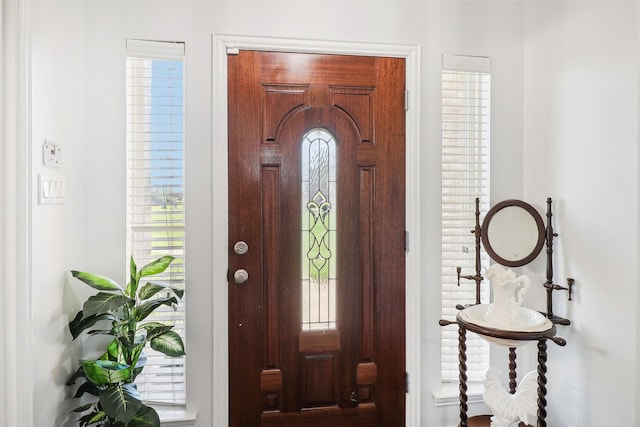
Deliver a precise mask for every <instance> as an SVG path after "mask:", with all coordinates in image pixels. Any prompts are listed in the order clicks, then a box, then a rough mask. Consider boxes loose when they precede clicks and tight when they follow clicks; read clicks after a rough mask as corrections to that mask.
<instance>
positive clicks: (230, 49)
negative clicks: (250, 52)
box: [227, 46, 240, 55]
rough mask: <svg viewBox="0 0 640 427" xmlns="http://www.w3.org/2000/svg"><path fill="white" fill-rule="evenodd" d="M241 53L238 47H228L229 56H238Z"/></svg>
mask: <svg viewBox="0 0 640 427" xmlns="http://www.w3.org/2000/svg"><path fill="white" fill-rule="evenodd" d="M239 53H240V49H238V48H237V47H232V46H227V55H237V54H239Z"/></svg>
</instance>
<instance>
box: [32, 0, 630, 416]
mask: <svg viewBox="0 0 640 427" xmlns="http://www.w3.org/2000/svg"><path fill="white" fill-rule="evenodd" d="M607 4H608V5H611V6H603V5H600V4H598V3H590V4H588V5H587V4H582V3H576V4H572V5H569V4H568V3H567V4H564V3H563V4H561V5H555V4H553V3H541V4H538V3H526V4H524V3H521V2H515V1H513V2H483V1H475V2H450V1H447V2H445V1H443V2H435V1H429V2H390V1H389V2H387V1H384V2H380V1H371V2H355V1H354V2H351V1H345V2H323V1H304V2H266V1H263V2H233V1H228V2H224V1H211V2H187V1H142V2H131V1H126V2H125V1H122V2H113V1H108V2H107V1H88V2H75V1H68V2H50V1H42V2H35V3H34V23H35V24H36V25H34V26H33V46H34V49H33V64H34V66H33V88H34V90H33V97H32V99H33V106H34V110H33V144H32V148H33V168H34V170H33V175H34V177H35V176H36V175H37V173H40V171H42V170H46V169H43V167H42V166H41V165H40V164H39V163H38V161H39V160H38V159H39V151H38V150H39V147H40V144H41V142H42V141H41V140H42V139H44V138H52V139H54V140H57V141H58V142H60V143H62V144H63V145H64V149H65V164H64V166H63V167H62V169H61V170H60V173H63V174H65V175H66V177H67V183H68V185H69V195H68V201H67V203H66V204H65V205H63V206H56V207H52V206H37V205H36V204H35V203H34V204H33V225H32V229H33V238H32V245H33V260H34V262H33V269H32V272H33V276H34V280H33V283H32V288H33V291H34V297H33V303H34V305H33V309H34V316H33V320H34V334H33V338H34V339H36V340H37V341H38V344H37V345H38V347H37V348H38V352H39V353H40V351H41V349H43V350H45V351H47V352H49V354H50V356H49V357H48V360H47V362H46V363H45V364H44V366H42V367H41V368H39V369H38V370H37V371H34V374H33V375H34V395H35V397H36V398H38V399H39V398H41V397H43V396H46V400H47V403H45V404H40V400H38V408H37V409H36V410H35V411H34V412H37V414H35V415H34V416H35V418H36V419H35V422H34V425H35V426H37V427H41V426H47V425H58V424H57V423H58V422H59V421H60V420H61V419H62V418H63V417H64V415H65V414H66V409H67V408H66V407H65V406H61V407H57V404H58V403H59V402H60V401H61V400H62V397H64V395H65V393H67V392H68V391H66V390H64V387H63V386H62V384H61V383H62V382H63V379H64V378H62V377H63V376H64V375H63V374H66V371H67V370H69V369H70V368H71V366H70V365H72V362H70V361H68V360H67V359H66V357H67V355H68V353H69V352H68V351H66V350H65V346H66V345H67V344H68V340H69V339H70V337H69V336H68V333H67V332H66V321H68V317H69V316H71V315H72V314H73V312H74V311H75V310H76V309H77V305H76V304H78V301H77V297H75V295H74V294H73V293H70V292H69V290H68V287H65V285H64V274H63V273H64V271H66V270H68V269H71V268H82V269H86V270H89V271H96V272H100V273H103V274H107V275H110V276H113V277H115V278H122V276H124V268H123V265H124V262H125V260H126V254H125V242H124V238H125V233H124V232H125V230H124V221H125V217H124V203H125V200H124V167H125V165H124V158H125V147H124V140H125V129H124V116H125V113H124V111H125V110H124V108H125V103H124V40H125V39H126V38H146V39H158V40H183V41H185V42H186V46H187V54H186V55H187V57H186V76H187V80H186V81H187V106H186V112H187V126H186V132H187V141H188V142H187V144H188V148H187V170H188V172H187V173H188V177H187V178H188V184H187V209H188V211H189V214H188V216H187V228H188V229H187V239H188V240H187V245H188V254H189V255H188V259H187V274H188V277H189V289H188V291H187V304H188V306H189V310H190V311H189V313H190V314H189V318H188V348H187V350H188V354H189V366H190V371H189V378H188V380H189V384H190V385H189V399H190V405H192V407H194V408H196V409H197V410H198V415H199V416H198V425H199V426H211V425H217V424H216V423H219V422H220V414H219V413H216V414H214V413H212V410H211V401H212V400H213V393H214V389H215V387H218V388H219V386H218V385H217V384H212V381H210V380H209V379H210V378H214V369H218V370H220V367H219V366H217V367H213V366H212V363H211V357H212V351H213V350H212V349H213V348H214V347H219V346H220V345H224V339H223V338H222V343H220V342H219V341H218V339H220V338H221V337H224V334H225V333H226V331H225V330H220V329H221V328H220V327H218V328H214V324H213V320H212V315H211V310H210V307H211V304H212V295H213V292H212V288H213V287H225V286H226V284H225V274H226V270H225V269H224V268H222V269H215V270H213V271H212V268H211V264H212V263H211V260H212V259H214V257H218V256H220V255H219V254H220V253H222V254H224V253H225V252H226V242H225V241H224V240H223V239H221V238H220V236H224V235H225V233H224V232H222V231H221V230H222V229H224V227H225V226H226V225H225V224H223V223H220V218H223V217H224V215H221V212H224V211H226V206H225V205H224V203H222V204H220V203H219V200H218V199H215V200H214V199H212V194H219V192H220V191H224V189H221V188H219V187H220V185H221V183H224V182H226V180H225V179H224V177H219V176H218V175H219V173H220V172H219V171H216V170H215V169H214V168H213V167H212V165H214V164H216V163H217V162H219V160H218V159H219V157H220V156H225V151H224V141H212V137H211V135H212V131H211V123H212V115H213V114H219V112H218V111H215V112H212V109H211V105H212V103H213V102H214V100H213V99H212V97H211V93H212V84H211V81H212V78H213V79H216V78H217V76H212V75H211V73H212V69H215V68H213V67H212V65H211V62H212V59H213V58H212V56H211V35H212V34H239V35H252V36H265V37H280V38H300V39H320V40H347V41H359V42H375V43H380V42H384V43H399V44H410V45H420V46H421V49H422V64H421V66H422V75H421V93H420V94H419V96H420V103H421V119H420V129H421V144H420V145H421V147H420V153H421V154H420V162H421V166H422V169H421V183H420V185H421V186H420V188H421V194H420V197H421V201H422V205H421V217H422V218H423V220H422V224H421V226H422V235H421V236H420V245H421V253H422V257H423V259H422V262H421V265H422V267H421V273H422V274H421V277H422V284H421V286H422V292H423V293H422V298H421V306H422V310H421V312H422V314H421V316H422V317H421V319H419V321H420V323H421V327H422V337H421V351H422V376H421V378H420V379H421V385H422V390H421V391H422V400H423V405H422V420H421V423H420V425H422V426H425V427H437V426H449V425H455V424H456V423H457V418H456V417H457V411H458V409H457V407H456V406H450V407H445V408H436V407H435V406H434V404H433V400H432V398H431V393H432V392H433V391H434V390H436V389H437V388H438V387H439V366H440V360H439V345H440V344H439V337H440V326H438V323H437V322H438V319H439V318H440V312H439V302H438V301H439V299H440V288H439V280H440V279H439V277H440V261H439V259H440V258H439V251H440V249H439V248H440V242H439V236H440V211H439V203H440V185H439V182H440V148H439V147H440V145H439V144H440V106H439V105H440V104H439V99H440V80H439V78H440V77H439V71H440V57H441V55H442V53H452V54H470V55H485V56H490V57H491V58H492V60H493V74H492V88H493V99H492V144H493V150H492V177H493V183H494V184H493V187H492V199H493V201H497V200H501V199H505V198H514V197H515V198H524V199H526V200H529V201H531V202H533V203H534V204H535V205H536V206H538V207H539V208H541V209H544V200H545V199H546V197H547V196H552V197H554V199H555V200H556V202H557V203H556V212H557V217H556V221H557V227H558V231H559V232H560V233H561V238H560V239H559V240H560V243H559V246H558V247H557V248H556V249H558V258H560V260H559V262H558V268H557V274H556V277H557V278H558V280H562V279H563V278H564V277H566V276H567V275H572V276H574V277H575V278H576V283H577V289H576V299H575V301H574V302H573V303H571V304H568V305H567V304H563V303H561V302H559V303H558V304H557V308H556V312H558V314H565V313H566V314H567V315H568V317H571V318H572V320H573V322H574V325H573V326H571V327H570V328H568V329H566V330H564V329H563V330H562V334H561V336H564V337H566V338H567V340H568V341H569V344H568V345H567V347H566V348H563V349H556V348H553V347H554V344H551V345H550V358H549V359H550V363H549V365H550V373H549V388H550V392H549V401H550V407H549V414H550V419H551V420H552V422H550V425H565V426H571V425H577V424H580V425H585V426H587V425H593V426H600V425H631V424H632V422H630V421H629V420H632V419H635V418H634V417H635V410H634V409H633V407H634V403H635V395H634V392H635V387H636V384H635V377H636V370H635V368H634V366H635V362H637V361H638V360H637V352H636V349H635V343H636V341H637V340H635V338H636V336H637V328H636V323H637V322H636V317H635V314H632V313H633V312H634V307H635V306H634V304H635V302H637V301H638V298H639V295H638V294H639V293H638V292H636V291H635V288H634V286H633V285H632V283H633V280H634V279H635V278H636V277H637V274H638V269H637V264H636V262H635V261H637V260H638V250H637V242H638V228H637V222H638V220H637V218H638V197H637V193H638V191H637V189H638V177H637V170H638V152H637V148H636V147H637V125H636V122H637V118H638V108H637V105H636V102H637V95H638V87H637V86H638V85H637V80H638V69H637V68H638V64H637V62H638V59H637V56H638V55H637V54H638V49H637V48H638V35H637V22H638V12H637V10H636V6H635V3H625V4H622V3H620V4H617V3H607ZM248 10H250V11H251V13H247V11H248ZM312 24H313V25H312ZM594 24H598V25H594ZM598 28H602V29H603V30H602V31H597V30H596V29H598ZM605 30H606V31H605ZM569 73H571V74H569ZM609 78H611V79H609ZM623 84H624V85H625V86H623ZM629 85H630V86H629ZM587 89H588V90H587ZM593 100H595V101H597V102H591V103H589V102H587V101H593ZM217 118H218V119H219V117H217ZM78 124H80V125H78ZM610 135H611V136H610ZM212 147H214V148H212ZM614 147H615V148H619V149H620V150H621V151H624V153H623V154H617V153H616V152H614V150H613V148H614ZM629 153H633V155H629ZM621 181H625V182H629V183H630V184H629V185H626V184H625V186H624V187H621V188H618V183H619V182H621ZM33 190H34V189H33V188H32V191H33ZM612 211H613V212H615V213H613V214H612ZM216 221H217V222H216ZM603 224H604V225H606V227H603ZM194 229H197V230H198V231H197V232H195V231H194ZM622 236H631V237H628V238H627V239H625V238H623V237H622ZM605 266H606V267H605ZM542 268H543V267H542V266H541V265H538V264H536V265H534V266H533V267H532V269H531V270H532V273H533V274H538V275H540V277H542V276H543V274H544V272H543V270H542ZM557 295H558V296H557V297H556V298H557V299H558V300H562V294H559V293H558V294H557ZM539 296H541V295H539ZM540 303H541V304H543V302H542V301H541V302H540ZM541 308H542V307H541ZM621 309H622V310H623V312H625V316H626V317H624V319H625V321H627V322H628V327H626V328H624V329H622V328H621V329H620V330H612V329H611V328H610V325H609V324H607V323H606V322H601V321H599V320H598V319H597V318H596V313H602V314H603V315H605V316H603V318H607V319H611V318H612V316H613V315H614V314H617V313H618V312H620V310H621ZM212 337H214V338H212ZM629 337H631V339H629ZM609 361H610V362H609ZM602 366H607V369H603V368H602ZM218 373H219V374H220V372H218ZM221 374H222V375H224V373H221ZM614 377H615V379H616V380H615V381H614V380H612V378H614ZM203 378H204V380H203ZM567 384H572V385H573V386H571V387H568V386H567ZM620 390H623V391H624V393H618V394H615V391H620ZM630 390H633V392H632V391H630ZM603 396H604V403H605V404H606V406H599V403H600V402H603ZM598 407H601V408H602V407H604V408H606V411H597V410H596V409H595V408H598ZM222 410H223V411H224V410H225V408H222ZM478 410H480V408H478V407H473V408H472V412H473V411H478ZM581 411H585V413H586V415H582V413H581ZM52 419H53V420H55V421H49V420H52ZM574 419H578V420H580V421H581V422H580V423H574V422H573V420H574ZM594 420H597V421H599V422H595V421H594ZM611 420H613V422H610V421H611ZM605 421H606V422H605Z"/></svg>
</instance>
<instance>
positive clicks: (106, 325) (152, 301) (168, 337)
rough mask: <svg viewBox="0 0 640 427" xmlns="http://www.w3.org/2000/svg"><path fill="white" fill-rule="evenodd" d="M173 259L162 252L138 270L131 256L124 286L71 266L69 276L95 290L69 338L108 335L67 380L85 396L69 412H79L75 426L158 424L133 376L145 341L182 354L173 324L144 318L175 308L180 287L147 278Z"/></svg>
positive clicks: (168, 352) (141, 359)
mask: <svg viewBox="0 0 640 427" xmlns="http://www.w3.org/2000/svg"><path fill="white" fill-rule="evenodd" d="M173 260H174V258H173V257H171V256H163V257H161V258H159V259H157V260H155V261H153V262H151V263H149V264H147V265H145V266H144V267H142V268H141V269H139V270H138V267H137V266H136V263H135V262H134V260H133V257H132V258H131V261H130V281H129V283H128V285H127V286H126V287H124V288H123V287H121V286H120V285H119V284H118V283H116V282H115V281H114V280H112V279H109V278H107V277H103V276H99V275H97V274H92V273H87V272H82V271H75V270H73V271H71V274H72V276H73V277H75V278H76V279H79V280H80V281H82V282H84V283H86V284H87V285H89V286H91V287H92V288H94V289H97V290H98V291H99V292H98V293H97V294H95V295H92V296H90V297H89V298H88V299H87V300H86V301H85V302H84V304H83V307H82V310H80V311H79V312H78V313H77V315H76V316H75V318H74V319H73V320H72V321H71V322H69V331H70V332H71V335H72V337H73V339H76V338H77V337H79V336H81V335H83V334H87V335H90V336H91V335H108V336H111V337H112V338H113V339H112V340H111V341H110V342H109V344H108V345H107V346H106V348H105V349H104V353H103V354H102V355H101V356H100V357H99V358H97V359H81V360H80V362H79V365H80V366H79V367H78V369H77V371H76V372H75V373H74V374H73V376H72V377H71V378H70V379H69V381H68V382H67V385H69V386H72V385H76V384H79V386H78V388H77V390H76V392H75V395H74V398H80V397H83V396H84V398H83V402H85V403H83V404H82V405H81V406H79V407H78V408H76V409H74V411H73V412H76V413H78V414H80V417H79V419H78V425H79V426H80V427H85V426H101V427H142V426H145V427H150V426H154V427H159V426H160V419H159V417H158V414H157V413H156V411H155V410H154V409H153V408H151V407H150V406H147V405H145V404H144V403H143V402H142V398H141V396H140V394H139V393H138V391H137V389H136V385H135V383H134V381H135V379H136V376H137V375H138V374H139V373H140V372H142V370H143V368H144V364H145V361H146V357H145V356H144V353H143V350H144V348H145V346H146V345H147V343H148V344H150V346H151V348H153V349H154V350H157V351H160V352H162V353H164V354H166V355H168V356H172V357H178V356H182V355H184V354H185V353H184V343H183V341H182V339H181V338H180V335H178V334H177V333H176V332H175V331H172V330H171V329H172V327H173V326H171V325H166V324H164V323H160V322H152V321H146V322H144V320H145V319H147V317H148V316H149V315H150V314H151V313H152V312H153V311H155V310H156V309H158V308H159V307H161V306H170V307H175V306H176V305H177V304H178V300H179V299H181V298H182V296H183V290H181V289H178V288H175V287H172V286H168V285H165V284H162V283H157V282H153V281H147V280H149V278H150V277H151V276H154V275H157V274H160V273H162V272H163V271H165V270H166V269H167V267H169V265H170V264H171V262H172V261H173ZM143 281H144V282H145V283H144V284H143ZM93 327H95V329H89V328H93Z"/></svg>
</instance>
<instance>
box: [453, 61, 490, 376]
mask: <svg viewBox="0 0 640 427" xmlns="http://www.w3.org/2000/svg"><path fill="white" fill-rule="evenodd" d="M490 80H491V79H490V60H489V59H488V58H483V57H468V56H454V55H444V56H443V64H442V317H443V318H444V319H448V320H455V316H456V313H457V312H458V310H457V309H456V308H455V307H456V305H457V304H463V305H464V304H473V303H474V302H475V299H476V297H475V282H474V281H470V280H465V279H461V280H460V286H459V287H458V286H457V274H456V267H462V275H474V274H475V238H474V235H473V234H472V233H471V231H472V230H473V229H474V227H475V214H474V213H475V199H476V197H478V198H480V212H481V220H482V217H483V216H484V213H486V211H487V210H488V207H489V183H490V180H489V178H490V176H489V175H490V174H489V166H490V163H489V148H490V138H489V130H490V129H489V128H490V126H489V125H490V114H489V113H490V105H491V91H490V84H491V83H490ZM481 259H482V266H483V267H487V266H488V265H489V258H488V256H487V255H486V253H484V250H483V251H482V256H481ZM485 282H486V280H485V281H483V285H482V286H483V289H482V297H483V299H484V300H485V301H482V302H483V303H484V302H488V297H489V294H488V292H489V291H488V284H487V283H485ZM466 344H467V352H466V353H467V367H468V370H467V376H468V379H469V381H480V380H482V377H483V376H484V374H485V372H486V370H487V368H488V367H489V345H488V344H487V343H486V342H485V341H483V340H481V339H480V338H478V337H477V335H475V334H467V340H466ZM458 374H459V371H458V329H457V328H454V327H448V328H442V380H443V381H455V382H457V381H458Z"/></svg>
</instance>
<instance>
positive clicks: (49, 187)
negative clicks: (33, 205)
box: [38, 175, 67, 205]
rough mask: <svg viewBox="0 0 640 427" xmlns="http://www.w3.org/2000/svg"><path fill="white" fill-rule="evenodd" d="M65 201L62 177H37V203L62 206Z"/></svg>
mask: <svg viewBox="0 0 640 427" xmlns="http://www.w3.org/2000/svg"><path fill="white" fill-rule="evenodd" d="M66 201H67V185H66V180H65V177H64V176H62V175H38V203H39V204H41V205H51V204H63V203H65V202H66Z"/></svg>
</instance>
